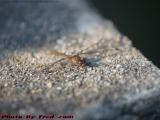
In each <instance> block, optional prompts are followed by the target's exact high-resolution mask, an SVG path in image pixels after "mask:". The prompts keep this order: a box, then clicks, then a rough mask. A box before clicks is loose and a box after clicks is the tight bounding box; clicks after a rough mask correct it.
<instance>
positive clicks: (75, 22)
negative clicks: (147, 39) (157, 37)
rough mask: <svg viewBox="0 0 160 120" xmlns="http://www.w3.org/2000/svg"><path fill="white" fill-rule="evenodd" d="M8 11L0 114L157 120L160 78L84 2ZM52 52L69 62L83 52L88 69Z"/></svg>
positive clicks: (1, 43) (2, 39)
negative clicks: (71, 56)
mask: <svg viewBox="0 0 160 120" xmlns="http://www.w3.org/2000/svg"><path fill="white" fill-rule="evenodd" d="M3 4H4V5H3V7H1V9H0V13H3V14H2V18H3V19H1V23H0V26H1V27H2V26H3V27H4V29H1V30H0V31H1V32H0V50H1V53H0V113H1V114H13V113H14V114H20V115H25V114H29V113H32V114H35V115H39V114H42V113H43V114H46V115H47V114H59V115H61V114H69V115H73V116H74V119H86V120H88V119H94V120H99V119H117V120H129V119H131V120H139V119H156V118H158V114H159V113H160V104H159V102H160V99H159V98H160V95H159V88H160V87H159V86H160V70H159V69H158V68H157V67H156V66H154V65H153V64H152V62H151V61H149V60H147V59H146V58H145V57H144V56H143V55H142V54H141V53H140V52H139V51H138V50H137V49H136V48H134V47H133V46H132V43H131V41H130V40H129V38H127V37H126V36H124V35H122V34H121V33H119V32H118V30H117V29H116V28H115V27H114V25H113V24H112V23H111V22H110V21H108V20H104V19H103V18H100V17H99V16H98V15H96V14H95V13H94V12H93V11H92V10H90V9H89V8H88V7H87V5H86V4H85V3H83V2H80V1H76V2H74V3H73V2H71V1H69V2H65V1H60V2H58V1H54V2H51V3H27V6H26V5H25V4H22V3H21V4H20V3H16V4H14V5H13V3H12V4H11V3H3ZM79 4H81V5H83V7H84V8H80V7H78V6H79ZM10 10H13V13H9V12H8V11H10ZM3 11H5V12H3ZM71 13H72V14H71ZM10 14H11V15H10ZM2 23H3V24H2ZM54 50H57V51H59V52H62V53H65V54H67V55H77V53H79V52H80V51H82V53H83V54H80V55H79V56H80V57H81V58H84V59H85V61H86V63H87V64H86V66H85V67H84V68H79V67H78V66H76V65H75V64H73V63H72V62H71V61H70V60H67V59H66V58H65V57H63V56H56V55H51V54H50V52H52V51H54ZM62 58H65V59H64V60H62V61H60V62H57V63H56V64H54V65H53V63H55V62H56V61H57V60H59V59H62ZM148 114H149V116H147V115H148Z"/></svg>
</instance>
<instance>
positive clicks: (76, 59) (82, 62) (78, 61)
mask: <svg viewBox="0 0 160 120" xmlns="http://www.w3.org/2000/svg"><path fill="white" fill-rule="evenodd" d="M99 42H100V41H98V42H96V43H94V44H92V45H91V46H93V45H96V44H97V43H99ZM88 48H89V47H87V48H86V49H84V50H81V51H80V52H78V53H77V54H75V55H68V54H65V53H62V52H59V51H56V50H55V51H51V52H50V55H54V56H62V57H63V58H62V59H60V60H58V61H56V62H54V63H52V65H55V64H56V63H58V62H61V61H63V60H64V59H66V60H67V61H69V62H71V63H72V64H74V65H76V66H77V67H79V68H84V67H86V66H87V65H88V62H87V60H86V59H85V58H82V57H80V55H81V54H89V53H90V54H91V53H95V52H97V51H90V52H86V53H83V51H85V50H87V49H88Z"/></svg>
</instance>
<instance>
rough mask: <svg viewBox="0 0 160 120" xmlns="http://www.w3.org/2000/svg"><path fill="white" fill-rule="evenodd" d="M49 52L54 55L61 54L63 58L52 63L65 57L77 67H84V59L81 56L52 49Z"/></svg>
mask: <svg viewBox="0 0 160 120" xmlns="http://www.w3.org/2000/svg"><path fill="white" fill-rule="evenodd" d="M50 54H51V55H55V56H63V57H64V58H62V59H60V60H58V61H56V62H54V63H53V65H54V64H56V63H58V62H60V61H62V60H64V59H67V60H68V61H69V62H71V63H73V64H74V65H77V66H78V67H79V68H84V67H85V66H86V65H87V63H86V60H85V59H84V58H81V57H80V56H79V55H66V54H65V53H61V52H58V51H52V52H51V53H50Z"/></svg>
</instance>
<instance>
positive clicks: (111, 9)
mask: <svg viewBox="0 0 160 120" xmlns="http://www.w3.org/2000/svg"><path fill="white" fill-rule="evenodd" d="M91 3H92V5H93V6H95V7H96V8H97V10H98V12H99V13H100V14H101V15H102V16H104V17H105V18H106V19H110V20H111V21H113V22H114V24H115V25H116V27H117V28H118V29H119V31H120V32H121V33H122V34H124V35H126V36H128V37H129V38H130V39H131V40H132V43H133V45H134V46H135V47H136V48H137V49H139V50H140V51H141V52H142V53H143V55H144V56H145V57H147V58H148V59H149V60H151V61H152V62H153V63H154V64H155V65H156V66H158V67H159V68H160V46H159V44H160V30H159V29H160V23H159V22H160V10H159V8H160V6H159V4H158V2H156V1H154V0H152V1H149V0H148V1H147V0H146V1H145V0H139V1H138V0H137V1H136V0H134V1H133V0H91Z"/></svg>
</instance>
